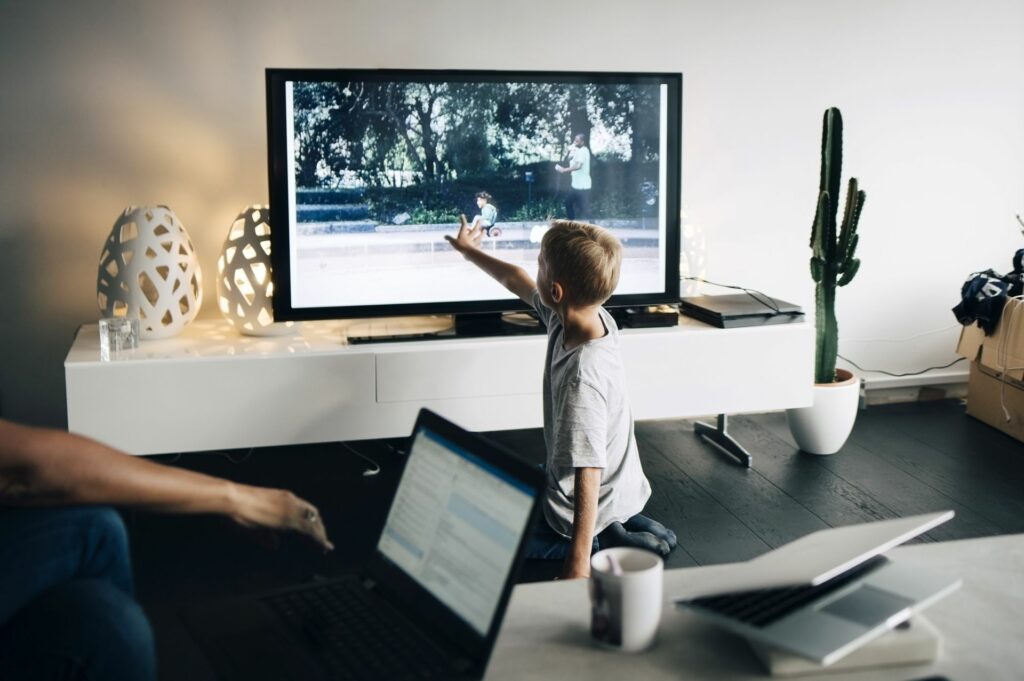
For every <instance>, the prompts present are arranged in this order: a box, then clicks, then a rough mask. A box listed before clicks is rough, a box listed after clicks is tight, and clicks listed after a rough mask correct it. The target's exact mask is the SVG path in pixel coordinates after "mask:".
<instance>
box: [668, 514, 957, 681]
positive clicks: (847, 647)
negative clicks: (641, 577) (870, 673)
mask: <svg viewBox="0 0 1024 681" xmlns="http://www.w3.org/2000/svg"><path fill="white" fill-rule="evenodd" d="M952 517H953V511H942V512H939V513H928V514H924V515H917V516H911V517H908V518H896V519H893V520H882V521H878V522H873V523H864V524H860V525H850V526H847V527H837V528H832V529H828V530H820V531H818V532H813V533H811V534H809V535H807V536H805V537H801V538H800V539H797V540H796V541H793V542H790V543H789V544H786V545H784V546H780V547H779V548H777V549H775V550H773V551H769V552H768V553H766V554H764V555H761V556H759V557H757V558H755V559H753V560H750V561H747V562H745V563H734V564H730V565H722V566H716V569H715V570H712V571H708V572H710V573H713V574H704V575H703V576H702V577H696V578H694V579H690V580H687V583H685V584H682V583H680V584H679V585H678V587H674V586H672V585H670V586H669V587H668V588H667V589H666V591H667V593H668V595H669V596H670V597H671V598H672V599H673V600H674V601H675V602H676V605H677V606H678V607H681V608H683V609H685V610H688V611H689V612H690V613H692V614H693V615H694V616H696V617H698V618H700V619H703V620H706V621H708V622H712V623H714V624H717V625H719V626H721V627H724V628H726V629H728V630H730V631H733V632H735V633H737V634H740V635H742V636H744V637H746V638H748V639H750V640H753V641H757V642H760V643H764V644H768V645H770V646H774V647H776V648H779V649H782V650H787V651H789V652H792V653H796V654H797V655H801V656H803V657H805V658H807V659H810V660H814V661H815V662H818V663H819V664H822V665H830V664H832V663H833V662H835V661H837V660H839V659H841V658H842V657H843V656H845V655H847V654H848V653H851V652H853V651H854V650H856V649H857V648H859V647H860V646H862V645H864V644H865V643H867V642H868V641H870V640H872V639H874V638H876V637H878V636H880V635H882V634H883V633H885V632H886V631H888V630H890V629H892V628H893V627H895V626H897V625H899V624H901V623H903V622H904V621H906V620H908V619H909V618H910V617H911V616H912V615H914V614H916V613H918V612H920V611H921V610H923V609H925V608H927V607H928V606H929V605H931V604H932V603H934V602H935V601H937V600H939V599H940V598H943V597H944V596H946V595H948V594H950V593H952V592H953V591H955V590H956V589H957V588H958V587H959V586H960V582H961V580H960V579H959V578H957V577H955V576H951V575H948V574H943V573H942V572H941V571H937V570H936V571H933V570H930V569H924V568H922V567H920V566H918V565H904V564H901V563H899V562H898V561H894V560H890V559H889V558H887V557H885V556H884V555H883V554H884V553H885V552H886V551H888V550H889V549H891V548H893V547H895V546H898V545H900V544H902V543H903V542H905V541H907V540H909V539H911V538H913V537H916V536H918V535H919V534H922V533H924V532H927V531H928V530H930V529H932V528H933V527H935V526H937V525H940V524H942V523H944V522H946V521H947V520H949V519H950V518H952Z"/></svg>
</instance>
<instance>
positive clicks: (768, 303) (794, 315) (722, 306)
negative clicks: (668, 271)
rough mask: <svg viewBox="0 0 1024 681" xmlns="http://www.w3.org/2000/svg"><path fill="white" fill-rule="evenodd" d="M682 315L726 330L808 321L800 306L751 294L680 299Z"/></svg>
mask: <svg viewBox="0 0 1024 681" xmlns="http://www.w3.org/2000/svg"><path fill="white" fill-rule="evenodd" d="M679 311H680V312H681V313H683V314H684V315H686V316H687V317H693V318H694V319H698V320H700V321H702V322H704V323H705V324H711V325H712V326H717V327H719V328H722V329H729V328H734V327H741V326H766V325H769V324H788V323H790V322H801V321H803V319H804V312H803V309H802V308H801V307H800V306H799V305H794V304H793V303H787V302H786V301H784V300H779V299H778V298H772V297H770V296H765V295H762V294H753V295H752V294H749V293H732V294H728V295H719V296H688V297H685V298H682V299H680V302H679Z"/></svg>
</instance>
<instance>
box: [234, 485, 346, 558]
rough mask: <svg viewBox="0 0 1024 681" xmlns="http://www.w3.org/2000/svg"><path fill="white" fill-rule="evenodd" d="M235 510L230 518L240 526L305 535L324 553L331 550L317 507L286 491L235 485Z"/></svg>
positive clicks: (331, 546)
mask: <svg viewBox="0 0 1024 681" xmlns="http://www.w3.org/2000/svg"><path fill="white" fill-rule="evenodd" d="M233 496H234V503H233V504H232V505H233V507H234V508H235V511H234V512H233V513H231V517H232V518H233V519H234V520H235V522H237V523H238V524H240V525H243V526H245V527H254V528H269V529H272V530H285V531H292V532H298V533H299V534H302V535H305V536H306V537H308V538H309V539H311V540H312V541H313V542H315V543H316V544H317V545H319V546H320V547H321V548H323V549H324V550H325V551H333V550H334V544H332V543H331V541H330V540H329V539H328V538H327V529H326V528H325V527H324V521H323V517H322V516H321V515H320V511H319V510H318V509H317V507H316V506H314V505H313V504H311V503H309V502H308V501H306V500H305V499H302V498H300V497H297V496H296V495H295V494H293V493H292V492H289V491H288V490H285V489H270V488H267V487H251V486H248V485H236V486H235V488H234V492H233Z"/></svg>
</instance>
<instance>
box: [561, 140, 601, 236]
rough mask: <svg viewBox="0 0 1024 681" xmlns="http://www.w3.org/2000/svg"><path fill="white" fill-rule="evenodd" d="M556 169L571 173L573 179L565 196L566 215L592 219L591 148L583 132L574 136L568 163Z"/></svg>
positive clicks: (574, 218) (571, 217)
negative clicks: (588, 146)
mask: <svg viewBox="0 0 1024 681" xmlns="http://www.w3.org/2000/svg"><path fill="white" fill-rule="evenodd" d="M555 170H557V171H558V172H560V173H570V176H569V177H570V178H571V180H572V182H571V185H572V186H571V187H570V189H569V194H568V195H567V196H566V198H565V215H566V217H567V218H569V219H570V220H588V219H590V190H591V187H592V182H591V179H590V149H587V146H586V140H585V138H584V137H583V134H582V133H580V134H577V135H576V137H574V138H573V141H572V147H571V148H570V149H569V158H568V165H564V166H563V165H561V164H559V165H556V166H555Z"/></svg>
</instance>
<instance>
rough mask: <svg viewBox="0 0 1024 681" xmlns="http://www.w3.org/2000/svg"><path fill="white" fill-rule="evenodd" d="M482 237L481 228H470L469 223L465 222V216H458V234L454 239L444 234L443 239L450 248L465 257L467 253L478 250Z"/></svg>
mask: <svg viewBox="0 0 1024 681" xmlns="http://www.w3.org/2000/svg"><path fill="white" fill-rule="evenodd" d="M483 236H484V230H483V228H482V227H470V226H469V223H468V222H466V216H465V215H460V216H459V233H458V234H456V235H455V236H454V237H452V236H451V235H450V234H445V235H444V238H445V239H447V240H448V243H450V244H451V245H452V248H454V249H455V250H457V251H458V252H459V253H462V254H463V255H465V254H466V252H467V251H471V250H476V249H478V248H480V241H481V240H482V239H483Z"/></svg>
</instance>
